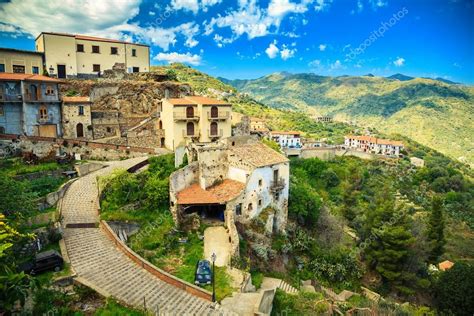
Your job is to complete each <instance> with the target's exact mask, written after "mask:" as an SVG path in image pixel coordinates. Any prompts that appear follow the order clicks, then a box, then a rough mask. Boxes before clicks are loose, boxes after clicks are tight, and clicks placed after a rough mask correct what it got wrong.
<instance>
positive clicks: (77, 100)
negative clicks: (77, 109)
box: [63, 97, 90, 103]
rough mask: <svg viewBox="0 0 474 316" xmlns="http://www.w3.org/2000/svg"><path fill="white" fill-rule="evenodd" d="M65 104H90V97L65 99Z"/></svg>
mask: <svg viewBox="0 0 474 316" xmlns="http://www.w3.org/2000/svg"><path fill="white" fill-rule="evenodd" d="M63 102H67V103H89V102H90V98H89V97H63Z"/></svg>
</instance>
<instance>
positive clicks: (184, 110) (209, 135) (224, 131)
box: [159, 96, 232, 150]
mask: <svg viewBox="0 0 474 316" xmlns="http://www.w3.org/2000/svg"><path fill="white" fill-rule="evenodd" d="M231 114H232V106H231V105H230V104H229V103H227V102H224V101H220V100H217V99H212V98H206V97H200V96H188V97H184V98H176V99H166V98H165V99H163V100H162V111H161V121H160V123H159V124H160V127H163V129H164V130H165V146H166V147H167V148H168V149H171V150H175V149H176V147H178V146H181V145H185V144H187V143H190V142H199V143H208V142H212V141H216V140H218V139H221V138H225V137H230V136H231Z"/></svg>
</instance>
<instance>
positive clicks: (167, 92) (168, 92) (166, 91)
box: [165, 89, 170, 99]
mask: <svg viewBox="0 0 474 316" xmlns="http://www.w3.org/2000/svg"><path fill="white" fill-rule="evenodd" d="M169 98H170V90H168V89H165V99H169Z"/></svg>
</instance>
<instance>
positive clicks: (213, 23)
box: [204, 0, 326, 41]
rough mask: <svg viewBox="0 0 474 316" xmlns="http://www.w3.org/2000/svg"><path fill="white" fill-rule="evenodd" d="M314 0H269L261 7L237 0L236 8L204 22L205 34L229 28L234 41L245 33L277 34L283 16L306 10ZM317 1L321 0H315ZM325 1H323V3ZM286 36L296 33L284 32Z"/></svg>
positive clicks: (254, 2) (252, 0) (249, 35)
mask: <svg viewBox="0 0 474 316" xmlns="http://www.w3.org/2000/svg"><path fill="white" fill-rule="evenodd" d="M314 1H315V0H300V1H299V2H298V3H295V2H292V0H271V1H270V3H269V4H268V7H267V8H261V7H260V6H259V5H258V3H257V0H238V8H237V9H236V10H233V11H228V12H226V13H225V14H224V15H220V14H218V15H217V17H213V18H212V19H211V20H210V21H209V22H205V33H204V34H205V35H210V34H212V33H213V32H214V29H215V28H230V30H231V31H232V34H233V35H232V36H231V37H230V39H231V40H232V41H235V40H236V39H237V38H239V37H241V36H243V35H247V38H248V39H253V38H256V37H262V36H266V35H268V34H278V31H279V27H280V24H281V21H282V20H283V18H284V17H285V16H287V15H290V14H303V13H305V12H307V11H308V9H309V7H310V4H311V3H312V2H314ZM316 1H317V2H318V3H319V2H320V1H321V0H316ZM325 3H326V2H323V4H325ZM286 34H287V35H288V36H290V37H291V35H296V34H294V33H291V32H290V33H286Z"/></svg>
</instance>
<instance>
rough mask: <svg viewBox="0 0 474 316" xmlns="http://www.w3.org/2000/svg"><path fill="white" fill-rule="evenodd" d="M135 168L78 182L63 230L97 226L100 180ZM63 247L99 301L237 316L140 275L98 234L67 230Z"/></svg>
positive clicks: (65, 206) (69, 196) (163, 311)
mask: <svg viewBox="0 0 474 316" xmlns="http://www.w3.org/2000/svg"><path fill="white" fill-rule="evenodd" d="M141 159H144V158H141ZM136 162H139V161H138V160H137V159H135V160H132V161H128V162H127V161H124V162H120V163H117V164H112V165H111V166H110V167H108V168H104V169H101V170H99V171H98V172H94V173H92V174H90V175H87V176H85V177H82V178H79V179H78V180H76V181H75V182H74V183H73V185H71V187H70V188H69V190H68V191H67V193H66V194H65V196H64V198H63V203H62V207H61V211H62V215H63V217H64V218H63V227H66V225H65V224H79V223H96V222H97V221H98V216H97V215H98V214H97V200H96V199H97V186H96V184H97V183H96V176H97V175H98V174H101V175H103V174H107V173H109V172H112V170H113V169H115V168H117V167H121V168H127V167H130V166H131V165H133V164H134V163H136ZM64 241H65V245H66V249H67V255H68V257H69V260H70V262H71V267H72V269H73V270H74V271H75V273H76V274H77V276H78V277H77V280H78V281H79V282H81V283H83V284H85V285H87V286H89V287H91V288H93V289H94V290H96V291H97V292H98V293H100V294H101V295H104V296H106V297H108V296H113V297H115V298H116V299H118V300H119V301H121V302H123V303H125V304H127V305H131V306H135V307H138V308H142V309H146V310H147V311H149V312H151V313H153V314H154V315H222V316H224V315H225V316H226V315H236V314H235V313H234V312H232V311H230V310H227V309H225V308H223V307H222V306H220V305H218V304H216V303H212V302H210V301H208V300H205V299H202V298H200V297H197V296H194V295H192V294H190V293H188V292H186V291H184V290H182V289H180V288H177V287H175V286H173V285H170V284H169V283H166V282H164V281H162V280H161V279H159V278H157V277H156V276H154V275H152V274H151V273H149V272H148V271H146V270H144V269H142V268H141V267H140V266H138V265H137V264H136V263H134V262H133V261H132V260H131V259H130V258H128V257H127V256H126V255H125V254H124V253H123V252H122V251H120V250H119V249H118V248H116V247H115V244H114V242H113V241H112V240H111V239H109V238H108V237H107V236H106V234H105V233H104V232H103V231H102V230H101V229H100V228H96V227H91V228H64Z"/></svg>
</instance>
